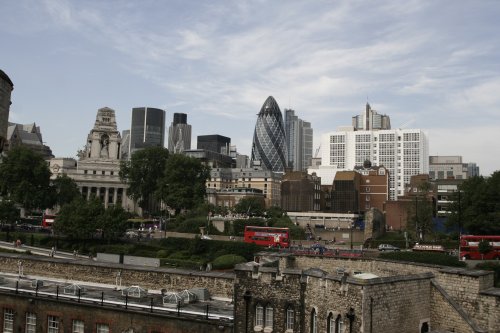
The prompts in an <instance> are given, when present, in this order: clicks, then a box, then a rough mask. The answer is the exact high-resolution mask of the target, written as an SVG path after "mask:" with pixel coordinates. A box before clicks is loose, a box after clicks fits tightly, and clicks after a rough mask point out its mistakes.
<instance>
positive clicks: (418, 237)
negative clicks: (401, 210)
mask: <svg viewBox="0 0 500 333" xmlns="http://www.w3.org/2000/svg"><path fill="white" fill-rule="evenodd" d="M415 236H416V238H417V241H419V240H420V236H419V232H418V197H417V196H415Z"/></svg>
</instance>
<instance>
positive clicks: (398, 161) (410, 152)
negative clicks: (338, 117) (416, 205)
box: [314, 127, 429, 200]
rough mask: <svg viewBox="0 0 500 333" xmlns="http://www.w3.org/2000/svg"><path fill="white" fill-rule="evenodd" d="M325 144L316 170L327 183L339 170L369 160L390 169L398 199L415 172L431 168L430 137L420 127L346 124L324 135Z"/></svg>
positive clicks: (393, 196)
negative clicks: (360, 127) (365, 127)
mask: <svg viewBox="0 0 500 333" xmlns="http://www.w3.org/2000/svg"><path fill="white" fill-rule="evenodd" d="M321 146H322V148H323V149H322V155H321V166H320V167H319V169H317V170H314V172H317V173H318V175H319V176H320V177H322V180H323V179H326V181H325V182H323V184H330V183H331V182H332V181H333V178H334V176H335V172H336V171H343V170H354V168H355V167H356V166H362V165H363V163H364V162H365V161H367V160H368V161H371V162H372V163H373V165H379V166H384V167H385V168H386V169H387V170H388V171H389V198H390V199H391V200H396V198H397V197H398V196H402V195H404V189H405V184H408V183H409V182H410V177H411V176H413V175H418V174H427V173H428V172H429V148H428V139H427V136H426V134H425V133H424V132H423V131H422V130H420V129H391V130H377V131H356V130H354V128H352V127H351V128H342V129H341V130H340V131H337V132H332V133H327V134H325V135H323V136H322V143H321Z"/></svg>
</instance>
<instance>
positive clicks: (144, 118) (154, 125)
mask: <svg viewBox="0 0 500 333" xmlns="http://www.w3.org/2000/svg"><path fill="white" fill-rule="evenodd" d="M164 144H165V111H164V110H161V109H155V108H149V107H140V108H133V109H132V122H131V125H130V138H129V148H128V151H129V154H128V156H129V158H130V157H131V156H132V154H133V153H134V152H135V151H137V150H139V149H143V148H146V147H164Z"/></svg>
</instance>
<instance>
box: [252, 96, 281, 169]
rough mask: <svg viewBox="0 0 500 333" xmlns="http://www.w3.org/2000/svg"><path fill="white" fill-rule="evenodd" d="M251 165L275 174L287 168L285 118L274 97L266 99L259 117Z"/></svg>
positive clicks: (254, 136)
mask: <svg viewBox="0 0 500 333" xmlns="http://www.w3.org/2000/svg"><path fill="white" fill-rule="evenodd" d="M251 163H252V164H253V165H260V166H262V167H263V168H265V169H267V170H271V171H274V172H284V171H285V167H286V166H287V150H286V138H285V128H284V125H283V116H282V115H281V111H280V108H279V106H278V103H276V100H275V99H274V98H273V97H272V96H269V97H268V98H267V99H266V101H265V102H264V105H262V108H261V109H260V112H259V114H258V117H257V123H256V124H255V132H254V135H253V143H252V157H251Z"/></svg>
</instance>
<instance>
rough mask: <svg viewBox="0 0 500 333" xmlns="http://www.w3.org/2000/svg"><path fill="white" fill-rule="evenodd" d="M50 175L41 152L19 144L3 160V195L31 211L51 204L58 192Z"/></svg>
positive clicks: (0, 165) (0, 181)
mask: <svg viewBox="0 0 500 333" xmlns="http://www.w3.org/2000/svg"><path fill="white" fill-rule="evenodd" d="M50 176H51V172H50V170H49V165H48V163H47V162H46V161H45V160H44V159H43V157H42V155H40V154H38V153H36V152H34V151H32V150H31V149H29V148H26V147H23V146H17V147H15V148H13V149H11V150H10V151H9V153H8V155H7V156H6V157H5V158H4V159H3V161H2V163H0V195H1V196H3V197H4V198H8V199H10V200H12V201H14V202H16V203H18V204H20V205H22V206H23V207H24V208H25V209H26V210H28V211H29V210H32V209H43V208H46V207H52V206H53V205H54V197H55V196H54V188H53V187H52V186H51V185H50Z"/></svg>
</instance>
